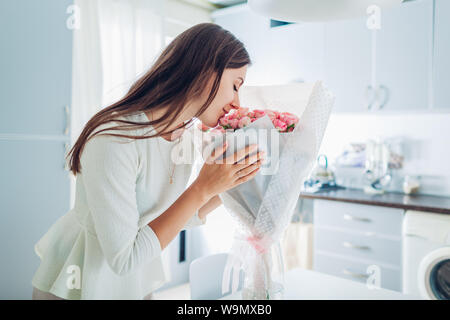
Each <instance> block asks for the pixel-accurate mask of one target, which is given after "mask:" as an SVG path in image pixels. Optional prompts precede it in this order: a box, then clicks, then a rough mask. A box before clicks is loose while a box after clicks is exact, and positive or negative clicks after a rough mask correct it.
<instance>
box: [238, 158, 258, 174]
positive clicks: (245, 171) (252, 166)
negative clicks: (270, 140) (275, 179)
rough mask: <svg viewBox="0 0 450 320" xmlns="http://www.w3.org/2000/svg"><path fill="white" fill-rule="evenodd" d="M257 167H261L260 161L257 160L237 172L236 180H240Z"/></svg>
mask: <svg viewBox="0 0 450 320" xmlns="http://www.w3.org/2000/svg"><path fill="white" fill-rule="evenodd" d="M259 167H261V160H257V161H256V162H255V163H252V164H251V165H248V166H247V167H245V168H243V169H241V170H239V171H237V172H236V175H237V177H238V178H242V177H244V176H246V175H248V174H249V173H251V172H253V171H254V170H255V169H257V168H259Z"/></svg>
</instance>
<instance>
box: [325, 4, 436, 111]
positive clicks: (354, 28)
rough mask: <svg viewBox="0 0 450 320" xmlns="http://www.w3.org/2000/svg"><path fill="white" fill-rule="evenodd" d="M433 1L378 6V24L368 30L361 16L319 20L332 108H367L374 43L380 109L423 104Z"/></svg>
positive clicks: (426, 98) (427, 92)
mask: <svg viewBox="0 0 450 320" xmlns="http://www.w3.org/2000/svg"><path fill="white" fill-rule="evenodd" d="M432 10H433V1H431V0H423V1H419V0H418V1H412V2H406V3H403V4H402V5H401V6H400V7H398V8H396V9H391V10H385V11H381V29H380V30H377V31H376V36H375V42H376V45H375V46H374V47H372V41H373V39H372V32H373V31H372V30H369V29H368V28H367V26H366V21H367V17H364V18H361V19H353V20H345V21H336V22H329V23H326V24H325V35H324V36H325V62H324V69H325V77H324V80H325V83H326V84H328V85H329V87H330V89H331V90H332V91H333V92H334V93H335V95H336V104H335V108H334V110H335V111H345V112H347V111H348V112H359V111H365V110H367V109H368V105H369V103H370V101H371V100H370V97H371V93H372V92H371V91H370V89H369V86H370V84H371V76H372V50H373V48H375V57H376V59H375V64H374V66H375V67H376V74H377V83H378V85H380V86H382V88H383V89H382V90H381V91H380V103H381V104H382V108H381V110H386V111H391V110H405V111H406V110H420V109H427V108H428V105H429V104H428V101H429V95H430V88H429V79H430V77H429V74H430V73H429V72H430V68H431V50H430V48H431V39H432V29H431V26H432V16H433V14H432Z"/></svg>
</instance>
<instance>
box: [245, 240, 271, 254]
mask: <svg viewBox="0 0 450 320" xmlns="http://www.w3.org/2000/svg"><path fill="white" fill-rule="evenodd" d="M247 241H248V242H249V243H250V244H251V245H252V246H253V248H255V250H256V252H258V253H259V254H263V253H264V252H266V250H267V246H266V244H267V239H265V238H258V237H256V236H252V237H247Z"/></svg>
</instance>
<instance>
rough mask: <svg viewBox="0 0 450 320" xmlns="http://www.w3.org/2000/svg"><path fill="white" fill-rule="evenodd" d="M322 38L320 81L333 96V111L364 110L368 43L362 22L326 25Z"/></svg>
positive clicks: (364, 25) (368, 66)
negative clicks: (322, 77)
mask: <svg viewBox="0 0 450 320" xmlns="http://www.w3.org/2000/svg"><path fill="white" fill-rule="evenodd" d="M324 37H325V41H324V42H325V47H324V51H325V52H324V70H325V71H324V81H325V84H326V85H327V86H328V87H329V88H330V90H331V91H332V92H333V93H334V95H335V96H336V100H335V105H334V108H333V110H334V111H344V112H347V111H348V112H354V111H365V110H367V109H366V108H365V106H366V98H365V92H366V89H367V86H368V85H369V83H370V70H371V66H370V61H371V56H370V52H371V51H370V50H371V49H370V43H371V40H370V31H369V30H368V29H367V27H366V19H365V18H360V19H353V20H343V21H334V22H328V23H326V24H325V27H324Z"/></svg>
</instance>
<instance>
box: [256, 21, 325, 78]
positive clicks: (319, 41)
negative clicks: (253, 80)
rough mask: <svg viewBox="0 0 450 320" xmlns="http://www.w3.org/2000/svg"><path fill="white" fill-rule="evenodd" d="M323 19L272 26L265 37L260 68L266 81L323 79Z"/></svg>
mask: <svg viewBox="0 0 450 320" xmlns="http://www.w3.org/2000/svg"><path fill="white" fill-rule="evenodd" d="M323 34H324V28H323V23H298V24H288V25H284V26H279V27H274V28H271V29H270V30H269V32H268V34H267V37H266V43H267V44H266V49H265V50H266V60H265V63H264V65H263V66H262V68H263V69H265V70H266V73H267V75H268V77H269V79H267V81H268V82H269V81H271V82H274V83H286V82H290V81H305V82H312V81H316V80H322V79H323V52H324V44H323Z"/></svg>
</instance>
